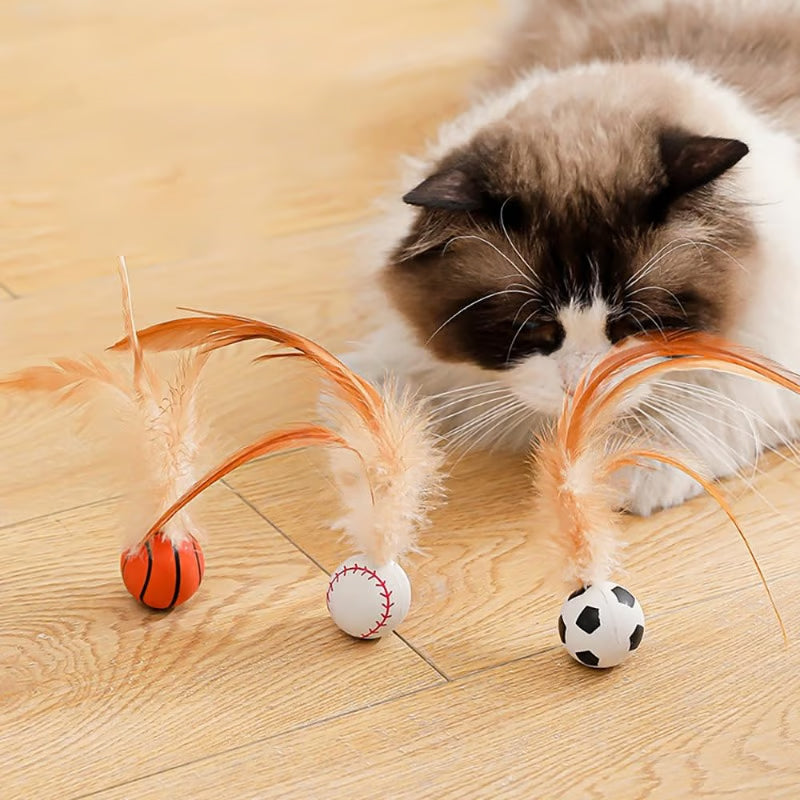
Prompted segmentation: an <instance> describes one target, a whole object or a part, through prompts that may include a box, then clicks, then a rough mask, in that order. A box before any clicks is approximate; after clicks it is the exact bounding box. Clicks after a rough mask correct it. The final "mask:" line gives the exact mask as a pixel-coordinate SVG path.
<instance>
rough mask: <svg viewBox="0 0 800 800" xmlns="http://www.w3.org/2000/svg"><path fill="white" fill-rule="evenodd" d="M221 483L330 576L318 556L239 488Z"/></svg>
mask: <svg viewBox="0 0 800 800" xmlns="http://www.w3.org/2000/svg"><path fill="white" fill-rule="evenodd" d="M220 483H221V484H222V485H223V486H224V487H225V488H226V489H229V490H230V491H231V492H233V494H235V495H236V497H238V498H239V500H241V501H242V502H243V503H244V504H245V505H246V506H247V507H248V508H249V509H250V510H251V511H254V512H255V513H256V514H258V516H259V517H261V519H263V520H264V522H266V523H267V524H268V525H270V526H271V527H272V528H274V529H275V531H276V532H277V533H279V534H280V535H281V536H282V537H283V538H284V539H286V541H287V542H289V544H290V545H291V546H292V547H294V548H295V549H296V550H298V551H299V552H301V553H302V554H303V555H304V556H305V557H306V558H307V559H308V560H309V561H311V563H312V564H315V565H316V566H317V567H319V568H320V569H321V570H322V571H323V572H324V573H325V574H326V575H327V576H328V577H330V572H329V571H328V570H327V569H325V567H324V565H323V564H322V563H321V562H320V561H318V560H317V559H316V558H314V556H312V555H311V553H309V552H308V551H306V550H304V549H303V548H302V547H300V545H299V544H297V542H295V541H293V540H292V538H291V536H289V535H288V534H287V533H285V532H284V531H283V530H281V529H280V527H279V526H278V525H276V524H275V523H274V522H273V521H272V520H271V519H270V518H269V517H267V516H266V515H265V514H263V513H262V512H261V510H260V509H259V508H258V507H257V506H256V505H255V504H254V503H252V502H250V500H248V499H247V498H246V497H245V496H244V495H243V494H242V493H241V492H239V491H238V490H237V489H234V488H233V486H231V484H229V483H228V482H227V481H225V480H222V481H220Z"/></svg>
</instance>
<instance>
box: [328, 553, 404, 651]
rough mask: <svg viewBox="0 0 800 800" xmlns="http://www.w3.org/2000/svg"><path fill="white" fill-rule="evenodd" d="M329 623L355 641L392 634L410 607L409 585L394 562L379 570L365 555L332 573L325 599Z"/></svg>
mask: <svg viewBox="0 0 800 800" xmlns="http://www.w3.org/2000/svg"><path fill="white" fill-rule="evenodd" d="M325 601H326V604H327V606H328V612H329V613H330V615H331V619H332V620H333V621H334V622H335V623H336V624H337V625H338V626H339V628H341V629H342V630H343V631H344V632H345V633H349V634H350V636H352V637H354V638H356V639H379V638H380V637H382V636H386V634H388V633H391V632H392V631H393V630H394V629H395V628H396V627H397V626H398V625H399V624H400V623H401V622H402V621H403V620H404V619H405V618H406V614H408V610H409V608H410V607H411V583H410V581H409V580H408V575H406V573H405V570H404V569H403V568H402V567H401V566H400V565H399V564H398V563H396V562H395V561H390V562H388V563H387V564H383V565H382V566H378V565H376V564H374V563H372V561H371V560H370V559H369V558H368V557H367V556H365V555H360V556H353V557H352V558H348V559H347V561H345V562H344V563H343V564H340V565H339V566H338V567H337V568H336V570H334V572H333V575H332V576H331V579H330V582H329V583H328V592H327V594H326V596H325Z"/></svg>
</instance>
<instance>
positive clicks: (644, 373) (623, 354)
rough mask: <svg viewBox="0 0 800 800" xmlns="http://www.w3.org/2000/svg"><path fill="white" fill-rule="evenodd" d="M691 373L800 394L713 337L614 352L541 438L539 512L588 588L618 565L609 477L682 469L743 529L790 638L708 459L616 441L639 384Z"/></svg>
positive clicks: (785, 375)
mask: <svg viewBox="0 0 800 800" xmlns="http://www.w3.org/2000/svg"><path fill="white" fill-rule="evenodd" d="M694 370H716V371H721V372H726V373H729V374H732V375H737V376H741V377H747V378H751V379H754V380H759V381H763V382H766V383H770V384H774V385H777V386H781V387H783V388H785V389H787V390H790V391H793V392H795V393H797V394H800V376H797V375H794V374H793V373H791V372H789V371H788V370H785V369H784V368H782V367H781V366H780V365H778V364H775V363H774V362H772V361H770V360H769V359H767V358H765V357H763V356H761V355H759V354H757V353H755V352H753V351H750V350H748V349H746V348H743V347H740V346H738V345H735V344H732V343H730V342H728V341H726V340H724V339H723V338H721V337H718V336H714V335H711V334H704V333H676V334H667V335H662V336H658V337H651V338H647V339H645V340H636V341H635V342H634V343H633V344H630V345H624V346H622V347H619V348H615V349H614V350H612V351H611V352H610V353H609V354H608V355H607V356H606V357H605V358H604V359H603V360H602V361H600V363H599V364H597V365H596V366H595V367H593V368H591V369H590V370H588V371H587V373H586V374H585V375H584V376H583V377H582V378H581V380H580V381H579V383H578V386H577V387H576V391H575V393H574V395H573V398H572V400H571V402H570V401H566V402H565V404H564V407H563V410H562V413H561V415H560V417H559V419H558V422H557V424H556V426H555V428H554V430H553V431H552V432H551V434H550V435H547V436H544V437H543V438H542V439H541V441H540V442H539V444H538V449H537V451H536V452H535V454H534V459H533V460H534V464H535V466H536V471H537V479H538V481H539V493H538V505H539V509H540V512H541V514H542V517H543V519H545V520H546V521H547V522H548V523H549V525H550V527H551V530H552V531H553V533H554V537H555V541H554V544H556V545H557V547H558V548H559V550H560V552H561V554H562V559H563V561H564V564H565V566H566V578H567V579H568V580H569V581H570V582H573V583H575V582H578V583H581V584H583V585H588V584H591V583H596V582H598V581H602V580H607V579H608V578H609V577H610V575H611V573H612V572H613V570H614V569H615V568H616V567H617V565H618V562H619V547H620V545H619V537H618V530H619V524H618V517H619V514H618V513H617V512H615V511H614V508H615V507H616V505H617V504H616V503H615V500H616V499H618V498H617V497H616V491H615V489H614V487H613V485H612V482H611V477H612V475H613V474H614V473H615V472H616V471H617V470H619V469H621V468H622V467H630V466H641V465H642V464H643V462H644V463H646V462H652V461H655V462H659V463H662V464H665V465H668V466H671V467H674V468H675V469H678V470H681V471H682V472H684V473H685V474H687V475H688V476H689V477H691V478H692V479H693V480H695V481H697V482H698V483H699V484H700V485H701V486H702V487H703V488H704V489H705V491H706V492H708V494H709V495H710V496H711V497H712V498H714V500H715V501H716V502H717V503H718V504H719V505H720V507H721V508H722V509H723V511H724V512H725V513H726V514H727V515H728V517H729V519H730V520H731V522H732V523H733V524H734V526H735V527H736V530H737V532H738V533H739V535H740V537H741V538H742V540H743V542H744V544H745V546H746V547H747V550H748V553H749V555H750V557H751V558H752V560H753V563H754V564H755V566H756V570H757V571H758V574H759V577H760V578H761V581H762V583H763V585H764V588H765V589H766V591H767V594H768V596H769V599H770V602H771V603H772V607H773V609H774V611H775V614H776V616H777V618H778V621H779V622H780V625H781V630H782V631H783V633H784V637H785V636H786V629H785V626H784V624H783V620H782V619H781V616H780V613H779V611H778V608H777V606H776V604H775V601H774V598H773V596H772V593H771V591H770V588H769V585H768V583H767V581H766V578H765V576H764V573H763V570H762V569H761V567H760V565H759V563H758V560H757V558H756V556H755V553H754V552H753V550H752V548H751V547H750V544H749V543H748V541H747V538H746V536H745V534H744V532H743V530H742V528H741V526H740V525H739V523H738V521H737V520H736V518H735V516H734V515H733V512H732V510H731V508H730V505H729V504H728V502H727V500H726V499H725V497H724V495H723V494H722V492H721V490H720V489H719V488H718V487H717V486H716V485H715V483H714V482H713V481H712V480H710V479H709V478H707V477H706V476H705V475H704V474H703V467H702V465H700V466H694V465H690V463H688V462H690V461H691V457H690V456H689V454H686V453H679V454H671V453H664V452H659V451H655V450H653V449H652V448H651V447H646V446H645V444H644V443H643V442H642V441H641V440H640V439H637V438H633V437H630V438H627V439H623V440H622V442H621V443H620V442H619V440H618V438H615V437H618V433H619V432H618V431H617V430H616V428H615V421H616V415H617V414H618V412H619V408H620V405H621V403H622V402H623V401H624V400H625V399H626V397H628V396H629V395H630V393H631V392H632V391H633V390H635V389H636V388H638V387H639V386H641V385H642V384H645V383H647V382H648V381H651V380H653V379H654V378H657V377H658V376H660V375H662V374H663V373H665V372H674V371H694ZM615 441H617V444H613V442H615Z"/></svg>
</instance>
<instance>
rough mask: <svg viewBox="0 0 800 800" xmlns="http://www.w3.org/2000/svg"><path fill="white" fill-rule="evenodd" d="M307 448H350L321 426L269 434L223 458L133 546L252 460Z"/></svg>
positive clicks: (140, 543)
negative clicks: (322, 446) (320, 446)
mask: <svg viewBox="0 0 800 800" xmlns="http://www.w3.org/2000/svg"><path fill="white" fill-rule="evenodd" d="M309 445H326V446H332V445H336V446H339V447H343V448H345V449H348V450H350V449H352V448H350V447H349V445H348V444H347V442H346V441H344V439H342V438H341V437H340V436H338V435H337V434H335V433H333V431H330V430H328V429H327V428H323V427H322V426H320V425H304V426H302V427H296V428H284V429H283V430H278V431H272V432H271V433H268V434H267V435H266V436H263V437H262V438H260V439H258V440H257V441H255V442H253V443H252V444H249V445H246V446H245V447H242V448H240V449H239V450H237V451H236V452H235V453H234V454H233V455H231V456H229V457H228V458H226V459H225V460H224V461H223V462H222V463H221V464H219V465H218V466H217V467H215V468H214V469H212V470H210V471H209V472H208V473H207V474H206V475H205V476H203V477H202V478H201V479H200V480H199V481H197V483H195V484H194V485H192V486H190V487H189V488H188V489H187V490H186V491H185V492H184V493H183V494H182V495H181V496H180V497H179V498H178V499H177V500H176V501H175V502H174V503H173V504H172V505H171V506H170V507H169V508H168V509H166V511H164V513H163V514H162V515H161V516H160V517H159V518H158V519H157V520H156V521H155V522H154V523H153V524H152V525H151V526H150V529H149V530H148V531H147V533H146V534H145V535H144V537H143V538H142V540H141V542H139V544H138V545H137V546H136V548H135V549H138V548H139V547H141V546H142V545H144V543H145V542H146V541H148V540H149V539H152V538H153V537H154V536H156V535H157V534H158V533H159V532H160V531H161V530H162V528H163V527H164V525H166V524H167V523H168V522H169V521H170V520H171V519H172V518H173V517H174V516H175V515H176V514H177V513H179V512H180V511H182V510H183V508H184V507H185V506H186V505H187V504H188V503H190V502H191V501H192V500H194V499H195V498H196V497H197V496H198V495H199V494H200V493H201V492H204V491H205V490H206V489H208V487H209V486H211V485H212V484H214V483H216V482H217V481H218V480H221V479H222V478H224V477H225V476H226V475H227V474H228V473H230V472H233V470H235V469H238V468H239V467H241V466H243V465H244V464H246V463H248V462H249V461H252V460H253V459H254V458H260V457H261V456H265V455H270V454H273V453H278V452H285V451H287V450H293V449H295V448H298V447H307V446H309Z"/></svg>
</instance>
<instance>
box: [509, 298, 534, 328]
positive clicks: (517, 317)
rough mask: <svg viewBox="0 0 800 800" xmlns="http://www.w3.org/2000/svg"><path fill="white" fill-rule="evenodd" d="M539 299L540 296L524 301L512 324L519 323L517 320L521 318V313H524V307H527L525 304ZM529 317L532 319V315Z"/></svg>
mask: <svg viewBox="0 0 800 800" xmlns="http://www.w3.org/2000/svg"><path fill="white" fill-rule="evenodd" d="M537 299H538V298H532V299H531V300H526V301H525V302H524V303H523V304H522V305H521V306H520V307H519V308H518V309H517V313H516V314H514V319H513V320H511V324H512V325H516V324H517V320H518V319H519V315H520V314H521V313H522V309H524V308H525V306H527V305H530V304H531V303H535V302H536V300H537ZM528 319H530V317H529V318H528Z"/></svg>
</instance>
